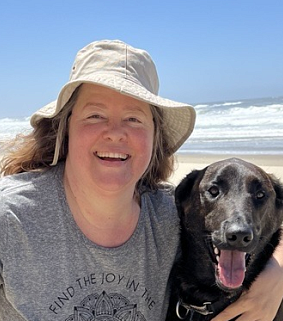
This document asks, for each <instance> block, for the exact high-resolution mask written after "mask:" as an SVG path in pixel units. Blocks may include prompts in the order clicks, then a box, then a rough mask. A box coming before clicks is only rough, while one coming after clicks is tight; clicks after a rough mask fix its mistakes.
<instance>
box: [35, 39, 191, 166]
mask: <svg viewBox="0 0 283 321" xmlns="http://www.w3.org/2000/svg"><path fill="white" fill-rule="evenodd" d="M83 83H91V84H96V85H101V86H105V87H108V88H110V89H113V90H115V91H117V92H119V93H121V94H123V95H128V96H131V97H133V98H136V99H138V100H140V101H144V102H147V103H148V104H151V105H153V106H156V107H159V108H161V109H162V110H163V113H164V122H165V125H166V128H167V130H168V137H169V139H170V141H169V151H168V153H169V154H173V153H174V152H175V151H177V150H178V148H179V147H180V146H181V145H182V144H183V143H184V142H185V141H186V139H187V138H188V137H189V136H190V134H191V133H192V131H193V128H194V124H195V117H196V115H195V110H194V108H193V107H192V106H190V105H188V104H185V103H180V102H176V101H173V100H169V99H166V98H162V97H160V96H159V95H158V89H159V81H158V75H157V71H156V68H155V65H154V62H153V61H152V59H151V57H150V56H149V54H148V53H147V52H146V51H144V50H142V49H137V48H133V47H132V46H130V45H128V44H126V43H124V42H122V41H119V40H103V41H96V42H92V43H90V44H89V45H87V46H86V47H84V48H83V49H81V50H80V51H79V52H78V53H77V56H76V58H75V62H74V64H73V68H72V71H71V75H70V80H69V81H68V82H67V83H66V84H65V86H63V88H62V89H61V91H60V93H59V95H58V98H57V100H56V101H54V102H52V103H50V104H48V105H46V106H44V107H43V108H41V109H39V110H38V111H36V112H35V113H34V114H33V115H32V116H31V119H30V123H31V125H32V126H33V127H34V128H36V127H37V126H38V123H39V121H40V120H41V119H42V118H53V117H54V116H56V115H57V114H58V113H59V112H60V110H61V109H62V108H63V107H64V106H65V104H66V103H67V102H68V100H69V99H70V97H71V95H72V93H73V92H74V90H75V89H76V88H77V87H78V86H79V85H81V84H83ZM58 143H59V142H58V141H57V145H58ZM58 149H60V146H56V151H55V154H57V156H56V155H54V160H53V163H52V165H55V164H56V163H57V160H58V159H56V158H58V151H59V150H58Z"/></svg>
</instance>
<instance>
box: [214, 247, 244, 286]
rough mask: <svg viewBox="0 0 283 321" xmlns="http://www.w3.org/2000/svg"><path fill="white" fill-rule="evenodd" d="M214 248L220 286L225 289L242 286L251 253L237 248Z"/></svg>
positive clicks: (216, 273)
mask: <svg viewBox="0 0 283 321" xmlns="http://www.w3.org/2000/svg"><path fill="white" fill-rule="evenodd" d="M212 248H213V255H212V256H213V262H214V263H215V276H216V282H217V284H218V286H220V287H221V288H223V289H225V290H228V291H229V290H234V289H237V288H239V287H241V286H242V284H243V281H244V278H245V272H246V266H247V264H248V261H249V254H247V253H245V252H241V251H237V250H233V251H230V250H219V249H218V248H217V247H216V246H215V245H213V246H212Z"/></svg>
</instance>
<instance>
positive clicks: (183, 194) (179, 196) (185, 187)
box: [175, 170, 203, 214]
mask: <svg viewBox="0 0 283 321" xmlns="http://www.w3.org/2000/svg"><path fill="white" fill-rule="evenodd" d="M202 172H203V170H201V171H199V170H194V171H192V172H191V173H190V174H188V175H187V176H186V177H185V178H183V179H182V181H181V182H180V184H179V185H178V186H177V188H176V190H175V203H176V206H177V209H178V212H179V213H180V214H181V213H182V212H183V203H184V202H185V201H186V200H188V199H189V198H190V195H191V192H192V189H193V186H194V184H195V182H196V180H197V179H198V178H199V177H200V176H203V175H201V173H202Z"/></svg>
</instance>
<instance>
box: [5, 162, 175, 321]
mask: <svg viewBox="0 0 283 321" xmlns="http://www.w3.org/2000/svg"><path fill="white" fill-rule="evenodd" d="M63 170H64V166H63V164H61V165H57V166H56V167H54V168H52V169H50V170H48V171H46V172H44V173H23V174H17V175H12V176H6V177H4V178H1V179H0V320H1V321H6V320H7V321H8V320H9V321H19V320H21V321H23V320H29V321H39V320H48V321H56V320H58V321H59V320H60V321H74V320H89V321H91V320H103V321H104V320H108V321H110V320H125V321H130V320H131V321H145V320H146V321H161V320H164V319H165V315H166V310H167V305H168V292H169V291H168V277H169V273H170V269H171V267H172V264H173V262H174V259H175V256H176V252H177V248H178V242H179V221H178V217H177V212H176V208H175V205H174V199H173V196H172V195H171V194H170V193H169V192H167V191H166V190H159V191H157V192H144V193H143V194H142V196H141V213H140V218H139V222H138V225H137V227H136V230H135V232H134V233H133V235H132V237H131V238H130V239H129V240H128V241H127V242H126V243H125V244H123V245H121V246H119V247H116V248H105V247H102V246H98V245H96V244H94V243H93V242H91V241H90V240H89V239H88V238H86V237H85V236H84V234H83V233H82V232H81V231H80V229H79V228H78V227H77V225H76V223H75V221H74V220H73V217H72V214H71V212H70V210H69V207H68V205H67V202H66V198H65V192H64V188H63V184H62V177H63Z"/></svg>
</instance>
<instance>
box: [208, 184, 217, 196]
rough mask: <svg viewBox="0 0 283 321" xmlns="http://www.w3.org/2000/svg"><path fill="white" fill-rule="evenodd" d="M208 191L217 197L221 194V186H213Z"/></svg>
mask: <svg viewBox="0 0 283 321" xmlns="http://www.w3.org/2000/svg"><path fill="white" fill-rule="evenodd" d="M208 191H209V193H210V195H211V196H213V197H216V196H218V195H219V188H218V187H217V186H211V187H210V188H209V190H208Z"/></svg>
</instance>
